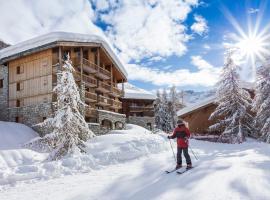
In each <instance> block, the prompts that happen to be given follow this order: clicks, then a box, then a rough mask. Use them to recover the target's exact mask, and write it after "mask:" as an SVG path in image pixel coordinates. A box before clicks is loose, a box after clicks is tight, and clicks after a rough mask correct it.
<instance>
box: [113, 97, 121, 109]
mask: <svg viewBox="0 0 270 200" xmlns="http://www.w3.org/2000/svg"><path fill="white" fill-rule="evenodd" d="M111 107H113V108H117V109H120V108H122V102H121V101H116V100H113V99H111Z"/></svg>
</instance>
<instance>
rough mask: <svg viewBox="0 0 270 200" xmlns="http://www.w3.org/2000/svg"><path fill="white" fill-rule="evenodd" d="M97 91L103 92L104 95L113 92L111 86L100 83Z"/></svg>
mask: <svg viewBox="0 0 270 200" xmlns="http://www.w3.org/2000/svg"><path fill="white" fill-rule="evenodd" d="M96 90H97V91H100V92H103V93H108V92H110V91H111V86H110V85H108V84H106V83H104V82H101V81H99V83H98V87H97V89H96Z"/></svg>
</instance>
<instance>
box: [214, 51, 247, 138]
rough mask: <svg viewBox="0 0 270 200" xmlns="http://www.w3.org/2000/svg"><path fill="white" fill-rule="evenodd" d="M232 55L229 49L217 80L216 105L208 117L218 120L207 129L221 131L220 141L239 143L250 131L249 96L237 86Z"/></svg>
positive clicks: (237, 77) (237, 75)
mask: <svg viewBox="0 0 270 200" xmlns="http://www.w3.org/2000/svg"><path fill="white" fill-rule="evenodd" d="M232 55H233V51H232V50H229V51H228V52H227V55H226V58H225V64H224V66H223V69H222V74H221V79H220V81H219V82H218V89H217V103H218V106H217V108H216V110H215V111H214V112H213V113H212V114H211V116H210V118H209V119H210V120H217V121H218V122H217V123H216V124H214V125H212V126H210V127H209V129H210V130H211V131H217V132H220V133H221V135H220V138H219V141H220V142H229V143H241V142H243V141H244V140H245V136H247V135H248V134H251V132H252V128H251V126H252V116H251V115H250V108H251V98H250V95H249V93H248V92H247V91H246V90H244V89H242V88H240V87H239V82H240V79H239V74H238V72H237V70H238V66H237V65H236V64H235V63H234V61H233V59H232Z"/></svg>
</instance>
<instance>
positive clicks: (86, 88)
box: [0, 32, 127, 134]
mask: <svg viewBox="0 0 270 200" xmlns="http://www.w3.org/2000/svg"><path fill="white" fill-rule="evenodd" d="M67 54H69V55H70V58H71V60H72V63H73V66H74V69H75V71H74V73H73V75H74V78H75V81H76V83H77V84H78V86H79V88H80V92H81V97H82V100H83V101H84V102H85V103H86V106H85V107H84V108H82V113H83V114H84V115H85V120H86V121H87V122H88V123H89V126H90V128H91V129H92V130H94V132H95V133H97V134H99V133H104V132H106V131H108V130H110V129H114V128H123V127H124V126H125V121H126V117H125V115H123V114H121V113H120V111H121V110H122V102H121V101H120V100H119V98H120V97H121V96H122V94H123V91H122V90H121V89H118V87H117V85H118V84H119V83H122V84H123V83H124V82H126V81H127V72H126V71H125V69H124V67H123V65H122V63H121V62H120V61H119V59H118V58H117V56H116V55H115V54H114V52H113V51H112V49H111V48H110V46H109V45H108V44H107V43H106V42H105V41H104V40H103V39H102V38H100V37H98V36H95V35H85V34H75V33H65V32H54V33H49V34H46V35H42V36H39V37H36V38H33V39H31V40H28V41H25V42H22V43H19V44H16V45H13V46H10V47H7V48H4V49H2V50H1V51H0V120H7V121H14V122H19V123H24V124H26V125H29V126H33V125H35V124H37V123H40V122H42V121H44V120H45V119H46V118H48V117H50V116H52V115H53V113H54V111H55V109H57V105H56V101H57V94H55V93H53V87H54V86H56V84H57V77H58V73H57V72H59V71H60V70H61V66H62V65H63V59H65V58H66V56H67ZM122 88H124V87H122ZM39 131H40V132H42V130H39Z"/></svg>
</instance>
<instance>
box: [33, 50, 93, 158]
mask: <svg viewBox="0 0 270 200" xmlns="http://www.w3.org/2000/svg"><path fill="white" fill-rule="evenodd" d="M73 71H74V69H73V67H72V64H71V61H70V58H69V55H68V56H67V60H65V61H64V65H63V66H62V70H61V72H59V73H58V76H59V77H58V81H57V86H56V87H55V88H54V92H56V94H57V111H56V112H55V115H54V117H53V118H48V119H46V120H45V121H44V122H43V123H42V124H41V126H42V127H46V128H48V130H52V131H51V132H50V133H49V134H46V135H45V136H44V137H43V138H40V139H37V140H34V141H32V142H31V143H30V144H29V145H33V146H36V145H38V146H47V147H49V149H50V151H51V154H50V159H52V160H57V159H59V158H61V157H63V156H65V155H67V154H70V153H73V152H74V151H80V152H84V147H85V145H84V142H85V141H86V140H87V139H89V138H90V137H93V136H94V134H93V132H92V131H91V130H89V128H88V125H87V123H86V122H85V119H84V116H82V114H81V113H80V110H79V108H80V107H83V106H84V103H83V102H82V101H81V97H80V93H79V89H78V86H77V85H76V82H75V80H74V77H73V74H72V72H73Z"/></svg>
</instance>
